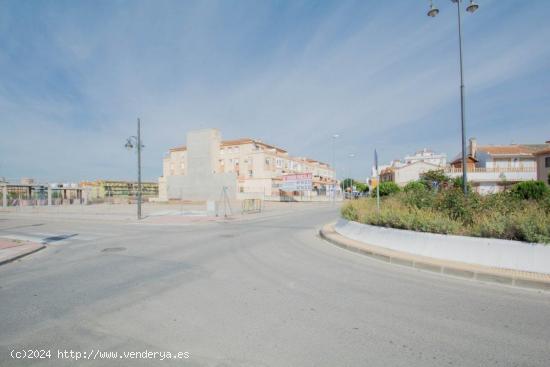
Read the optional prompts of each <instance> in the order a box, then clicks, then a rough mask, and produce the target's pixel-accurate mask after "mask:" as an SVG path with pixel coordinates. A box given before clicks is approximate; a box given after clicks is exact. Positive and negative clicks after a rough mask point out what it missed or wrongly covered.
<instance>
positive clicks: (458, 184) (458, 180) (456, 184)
mask: <svg viewBox="0 0 550 367" xmlns="http://www.w3.org/2000/svg"><path fill="white" fill-rule="evenodd" d="M463 182H464V180H463V179H462V177H460V176H459V177H455V178H453V179H452V180H451V187H452V188H455V189H460V190H463V191H464V184H463ZM466 189H467V190H468V192H472V191H473V190H472V184H471V183H470V182H468V183H467V184H466Z"/></svg>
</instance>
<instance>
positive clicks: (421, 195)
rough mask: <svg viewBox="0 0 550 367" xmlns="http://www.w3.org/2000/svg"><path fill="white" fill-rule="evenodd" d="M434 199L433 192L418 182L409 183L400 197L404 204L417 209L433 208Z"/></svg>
mask: <svg viewBox="0 0 550 367" xmlns="http://www.w3.org/2000/svg"><path fill="white" fill-rule="evenodd" d="M435 197H436V195H435V192H434V191H432V190H430V189H428V188H427V187H426V185H424V184H423V183H422V182H419V181H413V182H409V183H408V184H407V185H406V186H405V188H404V193H403V194H402V195H401V196H400V198H401V201H402V202H403V203H404V204H406V205H408V206H409V207H411V208H417V209H422V208H431V207H433V203H434V199H435Z"/></svg>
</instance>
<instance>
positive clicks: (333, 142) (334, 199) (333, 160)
mask: <svg viewBox="0 0 550 367" xmlns="http://www.w3.org/2000/svg"><path fill="white" fill-rule="evenodd" d="M339 137H340V135H338V134H333V135H332V170H333V172H334V178H333V182H332V204H333V205H334V203H335V202H336V182H337V180H336V148H335V146H336V139H338V138H339Z"/></svg>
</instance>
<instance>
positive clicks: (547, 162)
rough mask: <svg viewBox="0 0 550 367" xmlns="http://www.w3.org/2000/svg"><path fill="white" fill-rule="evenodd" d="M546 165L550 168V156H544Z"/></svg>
mask: <svg viewBox="0 0 550 367" xmlns="http://www.w3.org/2000/svg"><path fill="white" fill-rule="evenodd" d="M544 167H546V168H550V157H545V158H544Z"/></svg>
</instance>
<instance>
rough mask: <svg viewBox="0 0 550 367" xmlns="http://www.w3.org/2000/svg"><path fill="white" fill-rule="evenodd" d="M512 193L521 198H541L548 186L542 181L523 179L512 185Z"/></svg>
mask: <svg viewBox="0 0 550 367" xmlns="http://www.w3.org/2000/svg"><path fill="white" fill-rule="evenodd" d="M511 191H512V194H513V195H514V196H516V197H517V198H518V199H522V200H541V199H543V198H544V197H545V196H547V195H548V194H549V193H548V187H547V186H546V184H545V183H544V182H542V181H525V182H520V183H517V184H515V185H514V186H512V190H511Z"/></svg>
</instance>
